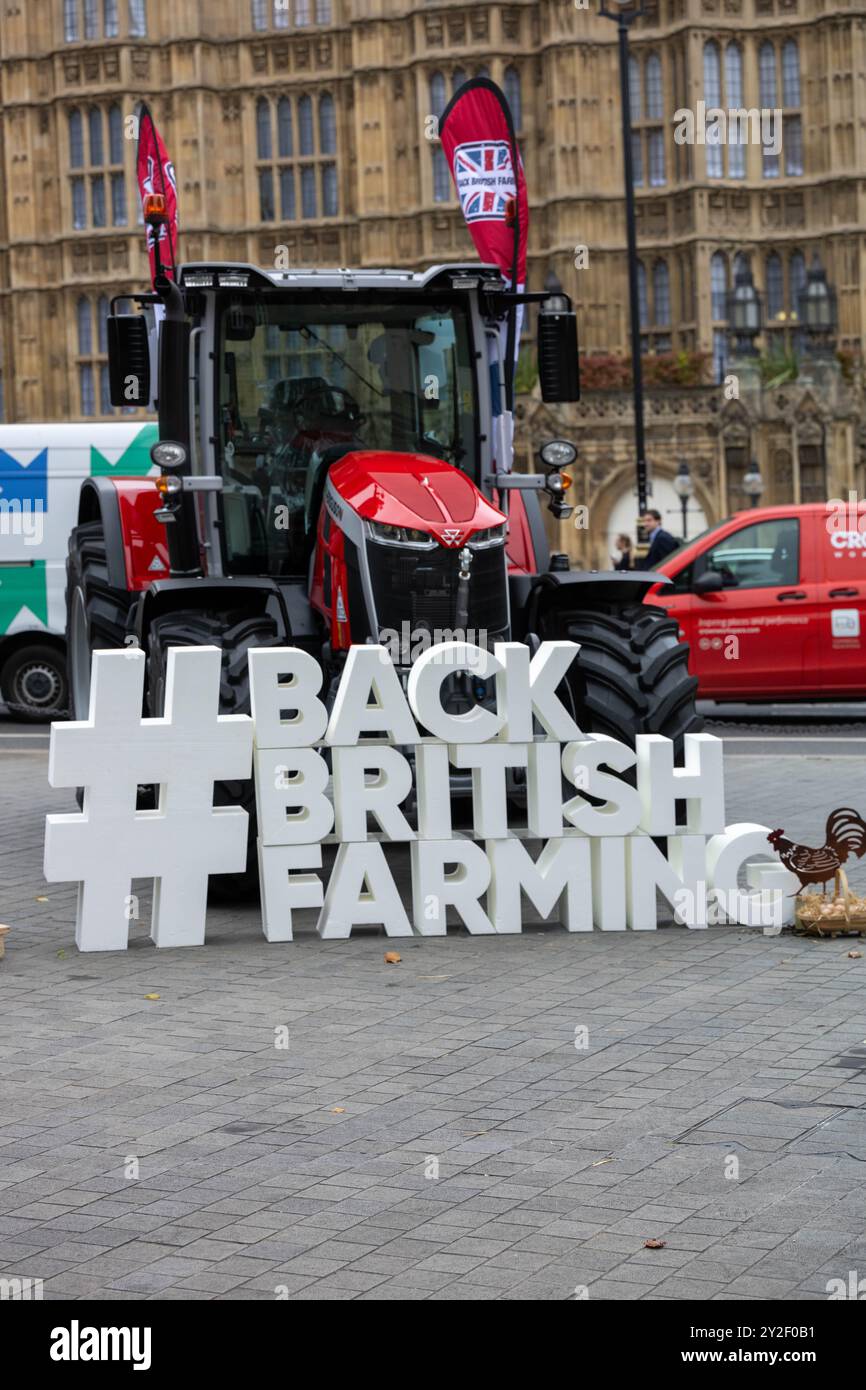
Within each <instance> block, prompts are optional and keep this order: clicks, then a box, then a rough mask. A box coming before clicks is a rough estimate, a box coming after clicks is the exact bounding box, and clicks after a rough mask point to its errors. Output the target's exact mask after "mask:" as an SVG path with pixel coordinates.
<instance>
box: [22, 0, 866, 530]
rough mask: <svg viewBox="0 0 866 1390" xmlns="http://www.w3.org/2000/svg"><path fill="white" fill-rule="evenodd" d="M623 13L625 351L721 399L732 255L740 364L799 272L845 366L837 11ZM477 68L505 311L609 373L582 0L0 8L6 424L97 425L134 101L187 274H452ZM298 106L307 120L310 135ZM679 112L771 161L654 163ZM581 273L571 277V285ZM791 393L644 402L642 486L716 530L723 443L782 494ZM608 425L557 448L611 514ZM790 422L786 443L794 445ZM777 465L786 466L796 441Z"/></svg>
mask: <svg viewBox="0 0 866 1390" xmlns="http://www.w3.org/2000/svg"><path fill="white" fill-rule="evenodd" d="M647 10H648V13H647V16H646V17H645V18H644V19H642V20H640V21H639V22H638V23H637V24H636V25H635V26H634V27H633V29H632V43H631V48H632V54H633V57H634V64H633V69H632V94H633V118H634V123H633V129H634V149H635V158H636V182H637V203H638V238H639V251H640V257H641V263H642V287H643V289H642V299H643V305H644V322H643V325H642V327H643V334H644V346H645V348H646V350H647V351H650V352H652V351H657V352H666V351H669V350H670V351H674V352H677V351H680V350H699V351H703V352H706V353H708V354H715V358H716V360H715V367H716V371H717V375H718V376H719V377H721V376H722V375H723V374H724V371H725V370H726V368H727V364H726V363H725V361H724V343H725V340H726V335H725V324H724V290H725V288H726V287H728V286H729V285H730V283H731V279H732V275H733V271H734V262H735V258H736V256H737V255H738V254H742V255H745V256H746V257H747V258H748V259H749V262H750V264H751V268H752V270H753V273H754V277H755V283H756V284H757V286H758V288H759V289H760V290H761V292H762V293H763V294H764V296H765V299H766V301H767V307H768V310H772V312H771V313H769V319H770V325H769V327H768V329H767V332H766V334H765V335H764V342H763V344H762V345H763V346H765V347H772V346H773V345H775V346H776V347H778V348H779V349H780V350H781V348H783V347H785V346H790V343H791V338H790V334H791V331H792V329H791V325H792V319H791V312H792V310H793V309H794V307H795V305H796V297H797V289H798V286H799V284H800V283H801V280H802V275H803V268H804V266H805V265H808V262H809V259H810V257H811V255H812V253H813V251H814V250H816V249H819V250H820V254H821V257H822V260H823V263H824V266H825V268H826V270H827V274H828V278H829V280H830V281H831V282H832V283H833V284H834V285H835V287H836V290H837V293H838V301H839V320H840V323H839V341H840V345H841V346H843V347H847V348H850V349H853V350H855V351H856V350H859V349H860V348H861V346H862V344H863V338H864V325H866V274H864V269H866V231H864V228H866V13H864V5H863V0H647ZM114 16H116V17H117V18H116V20H115V18H114ZM479 71H485V72H488V73H489V74H490V76H492V77H493V78H494V79H495V80H497V81H498V82H499V83H500V84H501V85H503V86H504V87H505V89H506V91H508V92H509V95H510V96H511V97H512V102H513V105H514V106H515V108H516V109H515V115H516V118H517V124H518V128H519V136H520V143H521V148H522V152H523V158H524V163H525V166H526V170H527V177H528V184H529V194H530V203H531V209H532V226H531V231H530V265H529V280H530V285H531V286H532V287H539V286H540V285H541V284H542V283H543V282H544V279H545V277H546V276H547V275H548V274H549V273H550V271H554V272H555V273H556V274H557V276H558V277H559V279H560V280H561V282H562V284H563V286H564V288H565V289H566V291H567V292H568V293H569V294H571V295H572V296H573V297H574V298H575V300H576V302H577V306H578V310H579V315H580V329H581V340H582V342H581V346H582V350H583V351H584V352H587V353H607V352H625V351H627V349H628V312H627V291H626V272H625V258H624V254H623V245H624V241H625V231H624V218H623V197H622V181H623V173H622V150H621V133H620V103H619V85H618V77H617V71H618V68H617V50H616V30H615V27H614V25H613V24H611V23H609V22H608V21H606V20H604V19H603V18H601V17H600V16H599V15H598V13H597V9H596V6H595V3H594V0H587V3H586V5H585V6H584V5H583V4H582V3H576V2H575V0H508V3H497V2H496V0H490V2H489V3H487V2H486V0H472V3H468V0H117V3H116V4H115V3H112V0H109V3H104V0H94V2H93V3H90V0H88V3H85V0H27V3H26V4H24V3H21V0H18V3H15V4H7V5H4V6H3V7H2V9H0V81H2V114H0V159H2V169H3V184H2V189H3V191H2V195H0V299H2V304H3V314H2V324H0V349H2V383H3V388H4V390H3V415H4V418H5V419H6V420H27V419H37V420H38V419H70V418H73V419H74V418H80V417H82V415H86V414H93V415H95V416H97V417H98V416H100V415H101V414H102V413H103V412H102V409H101V407H102V405H103V404H104V396H103V394H102V392H103V390H104V387H103V385H102V383H103V379H104V372H103V368H104V361H105V357H104V351H103V350H102V349H103V348H104V342H103V341H102V339H101V334H100V326H99V314H100V312H101V305H102V301H103V300H104V299H105V297H108V296H110V295H112V294H117V293H121V292H123V291H127V290H132V289H135V288H138V287H141V286H142V284H144V283H145V279H146V259H145V255H144V247H143V237H142V233H141V228H140V226H138V225H137V221H136V215H137V198H136V190H135V180H134V159H135V143H134V139H133V138H131V136H133V135H134V130H133V128H132V123H131V122H130V119H129V118H130V117H131V116H132V115H133V114H134V111H135V107H136V103H137V102H138V101H139V100H140V99H146V100H147V101H148V102H149V103H150V104H151V106H152V108H153V110H154V114H155V116H156V119H157V122H158V123H159V125H160V127H161V129H162V130H163V133H164V135H165V138H166V142H167V144H168V147H169V149H170V151H171V153H172V156H173V158H174V161H175V165H176V169H177V176H178V191H179V201H180V213H181V224H182V225H181V253H182V256H183V257H184V258H185V259H189V260H194V259H199V258H204V257H221V258H227V259H236V260H251V261H254V262H258V263H262V264H272V263H273V261H274V257H275V254H277V253H278V251H279V254H280V255H281V257H282V259H283V261H284V260H285V257H286V256H288V260H289V263H290V264H314V265H315V264H319V265H324V264H335V263H336V264H341V265H352V264H361V265H367V266H370V265H377V264H381V265H395V264H396V265H406V266H413V267H420V266H422V265H425V264H431V263H435V262H437V261H445V260H449V259H455V258H458V257H463V256H466V255H471V254H472V249H471V243H470V241H469V238H468V236H467V233H466V230H465V227H464V225H463V222H462V219H461V217H460V215H459V212H458V210H457V208H456V204H455V199H454V196H453V190H452V189H451V188H450V185H449V184H448V181H447V178H446V180H445V183H444V185H443V182H442V179H441V172H442V170H441V152H439V151H438V147H437V142H436V141H435V139H432V140H431V139H430V138H429V136H430V133H431V121H430V117H431V116H436V115H437V114H438V111H439V110H440V109H441V106H442V105H444V100H447V98H448V97H449V96H450V95H451V92H452V90H453V88H454V85H455V84H456V83H458V82H459V81H461V80H462V79H463V77H465V76H469V75H471V74H473V73H476V72H479ZM323 99H326V101H327V100H328V99H329V100H330V101H331V102H332V108H327V113H326V111H323V106H322V103H323ZM699 101H706V103H707V105H708V106H713V105H714V104H718V105H719V106H721V107H722V108H723V109H724V108H726V107H730V106H732V105H737V106H742V107H745V108H758V107H760V106H762V105H767V106H771V107H772V108H773V109H776V108H777V107H778V108H781V109H782V110H783V111H784V122H785V124H784V126H783V130H784V140H783V142H782V148H781V151H780V152H779V153H778V154H777V156H776V162H775V164H774V163H773V157H772V155H770V156H767V155H766V154H765V152H764V151H763V150H762V148H761V147H760V145H759V144H747V145H744V146H742V147H739V148H735V147H732V146H731V145H728V146H726V147H725V148H721V149H719V148H713V147H711V146H709V145H706V144H701V143H699V142H698V143H694V144H680V143H678V141H677V139H676V138H675V133H676V129H677V120H676V119H675V113H676V112H677V111H678V110H681V109H688V110H691V111H693V112H694V111H697V104H698V102H699ZM264 104H267V110H268V117H267V120H268V129H269V134H268V136H267V138H266V137H265V134H264V130H263V126H262V122H263V121H264V119H265V118H264V117H263V116H262V115H261V112H262V109H263V105H264ZM76 113H77V115H76ZM286 113H288V114H286ZM76 122H77V124H76ZM118 122H119V124H118ZM281 122H282V124H281ZM290 125H291V127H292V128H291V133H290V134H289V126H290ZM326 127H327V133H326ZM433 129H434V130H435V124H434V126H433ZM696 139H697V140H698V141H699V140H700V135H698V136H697V137H696ZM263 141H264V144H263V143H262V142H263ZM268 141H269V143H268ZM305 141H306V144H305V143H304V142H305ZM289 149H291V154H289V152H288V151H289ZM437 165H438V167H437ZM437 179H438V181H437ZM124 218H125V219H126V220H125V221H124ZM581 247H585V248H587V251H588V265H587V266H586V268H584V269H580V270H578V269H576V268H575V265H576V263H577V262H581V263H583V262H584V261H585V258H581V257H580V256H578V255H577V251H578V249H579V248H581ZM280 248H284V249H280ZM91 311H92V312H91ZM88 314H90V315H91V316H90V318H89V321H88V322H87V323H85V319H86V318H87V316H88ZM806 391H807V388H805V387H804V386H803V385H802V383H796V384H795V385H793V386H789V387H785V388H782V389H781V392H780V393H777V395H778V396H779V399H781V398H782V397H783V398H784V400H783V402H782V403H781V404H780V403H779V400H777V395H774V396H773V398H772V399H765V398H764V397H765V396H766V393H764V396H758V397H756V396H755V395H754V393H753V394H752V398H751V399H746V398H745V396H744V398H743V400H742V402H741V406H742V410H743V411H744V412H745V413H746V416H747V423H746V422H744V420H743V418H742V417H741V416H738V415H737V414H736V412H731V411H729V410H726V409H725V407H726V405H727V404H730V403H727V402H725V400H724V396H723V393H722V392H721V390H720V389H710V388H706V389H700V388H699V389H696V390H694V391H682V392H677V391H674V392H671V391H666V392H656V393H653V394H652V395H651V398H650V401H649V404H648V421H647V428H648V436H649V440H650V444H651V446H652V447H651V452H652V455H653V458H652V461H653V466H654V467H655V468H656V469H659V468H661V469H666V468H670V469H671V470H672V471H675V458H676V456H677V455H678V454H679V453H680V452H682V453H683V454H685V456H687V457H688V458H689V459H690V461H691V462H692V464H693V467H694V468H695V469H704V470H708V471H707V473H706V479H704V477H703V475H702V474H701V473H700V472H698V474H697V476H698V480H699V486H700V487H702V488H704V487H705V492H706V498H705V501H706V509H707V515H708V516H710V515H711V516H713V517H715V516H716V515H718V513H719V511H725V510H727V508H728V506H729V500H730V499H729V498H728V497H727V496H726V490H727V491H728V492H729V491H730V486H729V480H726V475H725V470H724V457H725V453H724V447H723V442H722V441H723V435H722V430H723V429H724V430H727V431H728V432H729V433H730V431H734V434H736V431H737V430H739V437H740V444H741V447H745V445H743V439H744V437H745V434H747V435H748V449H749V450H751V452H752V453H753V454H756V455H757V456H759V457H760V459H761V462H762V468H763V469H765V471H767V476H768V478H770V477H771V478H772V482H771V484H770V483H768V493H767V497H768V500H769V497H770V496H771V495H773V496H775V495H778V496H779V497H781V496H782V495H783V494H784V489H785V488H786V487H787V489H788V495H793V493H794V491H795V489H796V486H797V478H798V476H799V474H798V462H797V460H798V452H797V447H796V439H794V438H792V437H791V428H792V423H791V422H792V419H793V418H794V416H795V414H796V411H797V410H799V409H800V407H801V404H802V402H803V401H804V400H805V399H806ZM596 396H597V399H596ZM789 397H790V399H789ZM812 399H813V400H814V401H815V409H816V411H817V412H818V415H819V416H820V419H819V420H818V421H817V423H818V424H819V426H820V429H821V431H822V434H821V440H822V442H823V447H824V448H825V450H826V460H827V467H828V470H829V471H828V487H829V488H830V489H831V491H832V490H833V489H835V490H836V491H839V490H840V489H841V488H842V487H843V486H845V485H847V483H848V482H849V481H850V482H851V485H852V486H853V485H857V483H858V481H861V475H862V470H863V464H864V447H866V439H864V430H863V428H862V427H861V426H860V425H859V423H858V422H857V421H856V419H854V416H855V415H856V412H854V414H853V415H852V408H851V406H850V404H848V403H846V402H847V395H846V393H845V392H844V391H842V390H841V389H840V390H835V391H834V393H833V403H832V404H828V403H827V399H826V392H824V393H819V394H817V395H814V394H813V396H812ZM524 407H525V414H526V417H527V424H529V425H531V428H532V431H533V434H535V433H536V431H537V430H540V429H541V428H542V426H544V427H545V428H546V427H547V424H548V423H553V422H552V421H548V420H547V419H542V417H543V416H544V415H545V412H544V411H542V410H541V409H540V408H539V407H538V404H537V403H533V402H524ZM804 408H805V407H804ZM629 411H630V404H629V402H628V401H627V400H625V399H622V400H619V399H614V398H613V397H607V396H606V395H605V393H591V394H590V395H588V396H587V399H586V401H585V403H584V404H582V405H581V406H580V407H579V408H578V410H577V411H576V412H574V418H573V421H570V422H569V423H573V424H574V426H575V428H576V429H577V432H578V436H579V441H580V444H581V447H582V449H583V451H584V457H585V460H586V464H585V466H586V468H588V469H589V470H590V472H592V470H593V469H594V470H595V475H594V476H595V477H596V480H597V481H596V483H594V484H593V486H594V487H605V488H609V487H610V486H612V478H613V477H614V476H615V475H616V471H617V470H618V469H620V468H622V469H626V468H627V463H628V460H629V458H630V455H631V445H630V435H629ZM822 412H823V414H822ZM828 412H829V415H828ZM838 412H841V415H840V414H839V413H838ZM796 418H797V420H798V421H800V423H801V424H802V426H803V428H806V426H807V425H808V429H807V433H808V432H809V430H811V433H812V435H814V433H815V431H814V428H812V426H813V424H814V423H815V421H811V422H810V421H807V419H806V417H805V416H799V415H798V416H796ZM563 423H564V422H563ZM744 432H745V434H744ZM733 437H734V435H731V438H733ZM534 442H536V443H537V437H536V438H535V440H534ZM805 448H806V457H807V458H808V459H809V468H812V466H813V460H814V452H813V451H814V448H815V444H814V442H812V443H807V444H806V445H805ZM731 449H732V450H733V449H734V445H731ZM733 457H734V453H733V452H732V453H731V458H733ZM774 460H775V462H773V461H774ZM771 464H772V470H771ZM776 465H778V466H776ZM858 470H859V472H858ZM810 476H811V475H810ZM624 477H625V474H623V478H624ZM786 479H787V480H788V481H787V482H786V481H785V480H786Z"/></svg>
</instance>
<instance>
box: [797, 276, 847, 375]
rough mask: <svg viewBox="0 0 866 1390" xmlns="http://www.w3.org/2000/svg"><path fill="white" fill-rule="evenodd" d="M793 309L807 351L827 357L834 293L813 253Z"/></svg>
mask: <svg viewBox="0 0 866 1390" xmlns="http://www.w3.org/2000/svg"><path fill="white" fill-rule="evenodd" d="M797 309H798V312H799V316H800V326H801V328H802V330H803V333H804V334H805V340H806V349H807V351H808V352H810V353H812V354H813V355H814V356H815V357H828V356H829V355H830V354H831V353H832V351H833V340H834V338H835V336H836V328H837V326H838V322H839V319H838V313H837V309H836V291H835V289H834V288H833V286H832V285H828V283H827V272H826V270H825V269H824V267H823V266H822V264H821V258H820V256H819V255H818V252H817V251H815V252H814V254H813V256H812V264H811V265H810V266H809V273H808V275H807V276H806V284H805V285H804V286H803V288H802V290H801V291H800V293H799V295H798V303H797Z"/></svg>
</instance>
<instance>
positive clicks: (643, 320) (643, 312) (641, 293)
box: [637, 261, 649, 346]
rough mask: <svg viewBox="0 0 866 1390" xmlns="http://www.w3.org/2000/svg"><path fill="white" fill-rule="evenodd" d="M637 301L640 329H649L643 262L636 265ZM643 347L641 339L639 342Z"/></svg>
mask: <svg viewBox="0 0 866 1390" xmlns="http://www.w3.org/2000/svg"><path fill="white" fill-rule="evenodd" d="M637 300H638V319H639V322H640V326H641V329H644V328H648V327H649V301H648V299H647V291H646V266H645V265H644V263H643V261H638V263H637ZM641 346H643V339H642V340H641Z"/></svg>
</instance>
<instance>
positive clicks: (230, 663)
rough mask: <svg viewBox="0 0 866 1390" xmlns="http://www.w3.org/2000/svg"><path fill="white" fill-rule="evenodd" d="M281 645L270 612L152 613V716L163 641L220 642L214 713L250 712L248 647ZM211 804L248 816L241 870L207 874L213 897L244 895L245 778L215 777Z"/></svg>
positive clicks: (160, 685)
mask: <svg viewBox="0 0 866 1390" xmlns="http://www.w3.org/2000/svg"><path fill="white" fill-rule="evenodd" d="M283 645H284V639H281V638H280V636H279V635H278V632H277V624H276V622H275V621H274V619H273V618H270V617H266V616H263V615H261V614H256V615H255V616H252V617H251V616H249V615H242V614H240V613H238V612H235V613H220V614H214V613H202V612H200V611H198V610H196V609H180V610H179V611H177V612H174V613H166V614H164V615H163V616H162V617H159V618H155V619H154V620H153V622H152V623H151V625H150V628H149V631H148V637H147V702H148V711H149V713H150V714H151V716H153V717H158V716H160V715H162V714H163V712H164V706H165V683H166V677H167V674H168V649H169V647H210V646H214V647H221V648H222V654H223V656H222V675H221V678H220V701H219V707H220V713H221V714H249V713H250V676H249V652H250V648H251V647H279V646H283ZM214 805H215V806H241V807H243V809H244V810H245V811H246V812H247V814H248V816H249V823H248V836H247V863H246V868H245V870H244V872H243V873H241V874H219V875H217V876H215V877H213V878H212V879H211V881H210V882H211V892H213V893H215V894H216V895H217V896H219V897H229V898H239V897H249V896H250V895H251V894H252V893H253V892H254V891H255V890H256V888H257V886H258V881H259V869H258V854H257V850H256V836H257V833H258V832H257V825H256V795H255V785H254V783H253V781H252V779H251V778H250V779H249V780H244V781H235V782H216V783H215V784H214Z"/></svg>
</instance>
